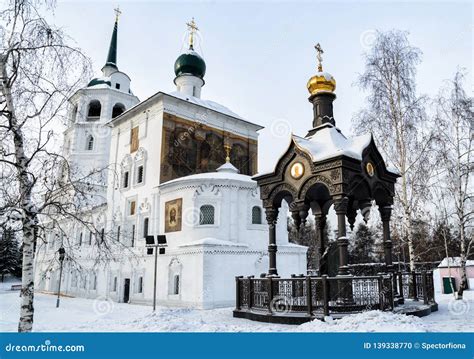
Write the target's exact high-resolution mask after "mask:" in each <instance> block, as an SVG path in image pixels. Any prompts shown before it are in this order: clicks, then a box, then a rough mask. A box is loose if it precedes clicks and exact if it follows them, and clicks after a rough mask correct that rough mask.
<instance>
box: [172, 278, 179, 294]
mask: <svg viewBox="0 0 474 359" xmlns="http://www.w3.org/2000/svg"><path fill="white" fill-rule="evenodd" d="M173 283H174V285H173V294H179V274H175V275H174V280H173Z"/></svg>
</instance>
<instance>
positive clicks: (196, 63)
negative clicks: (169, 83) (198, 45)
mask: <svg viewBox="0 0 474 359" xmlns="http://www.w3.org/2000/svg"><path fill="white" fill-rule="evenodd" d="M174 73H175V74H176V76H180V75H186V74H190V75H193V76H196V77H199V78H201V79H202V78H203V77H204V75H205V74H206V63H205V62H204V60H203V58H202V57H201V56H200V55H199V54H198V53H197V52H196V51H194V50H191V49H190V50H189V51H187V52H185V53H184V54H181V55H180V56H179V57H178V58H177V59H176V62H175V63H174Z"/></svg>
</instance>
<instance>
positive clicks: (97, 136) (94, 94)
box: [63, 8, 139, 184]
mask: <svg viewBox="0 0 474 359" xmlns="http://www.w3.org/2000/svg"><path fill="white" fill-rule="evenodd" d="M120 14H121V11H120V9H118V8H117V9H115V22H114V28H113V31H112V37H111V40H110V45H109V49H108V53H107V59H106V62H105V65H104V66H103V67H102V76H100V77H95V78H93V79H92V80H90V81H89V83H88V84H87V86H85V87H83V88H81V89H80V90H78V91H77V92H76V93H75V94H74V95H73V96H72V97H71V98H70V99H69V102H70V111H69V121H68V128H67V129H66V131H65V133H64V145H63V155H64V156H65V157H66V158H67V159H68V161H69V165H70V167H71V169H72V172H73V174H74V175H77V176H78V177H81V176H87V175H88V174H90V173H99V172H103V174H102V175H97V174H96V175H95V176H94V178H96V177H97V182H98V183H99V184H105V183H106V171H103V169H104V168H106V167H107V166H108V164H109V152H110V139H111V129H110V127H109V125H108V122H109V121H111V120H112V119H113V118H115V117H117V116H120V115H121V114H122V113H123V112H125V111H126V110H128V109H129V108H130V107H132V106H134V105H135V104H137V103H138V102H139V100H138V98H137V97H136V96H135V95H134V94H133V92H132V91H131V89H130V77H129V76H128V75H127V74H126V73H124V72H121V71H120V70H119V69H118V66H117V40H118V22H119V16H120Z"/></svg>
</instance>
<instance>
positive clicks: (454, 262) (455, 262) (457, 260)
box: [438, 257, 474, 268]
mask: <svg viewBox="0 0 474 359" xmlns="http://www.w3.org/2000/svg"><path fill="white" fill-rule="evenodd" d="M448 260H449V262H448ZM448 263H449V266H450V267H460V266H461V257H449V259H448V258H447V257H446V258H444V259H443V260H442V261H441V263H440V264H439V265H438V268H447V267H448ZM473 266H474V260H467V261H466V267H473Z"/></svg>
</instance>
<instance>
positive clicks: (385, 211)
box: [379, 205, 403, 300]
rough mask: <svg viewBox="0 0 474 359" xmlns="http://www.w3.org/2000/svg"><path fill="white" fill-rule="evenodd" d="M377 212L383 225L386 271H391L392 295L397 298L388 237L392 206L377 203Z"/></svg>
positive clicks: (390, 243)
mask: <svg viewBox="0 0 474 359" xmlns="http://www.w3.org/2000/svg"><path fill="white" fill-rule="evenodd" d="M379 212H380V218H381V219H382V227H383V249H384V256H385V266H386V267H387V272H390V273H392V281H393V297H394V298H397V300H398V299H399V298H400V294H399V293H398V290H397V276H396V273H395V267H394V266H393V259H392V239H391V238H390V216H391V214H392V206H390V205H379ZM402 298H403V297H402Z"/></svg>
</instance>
